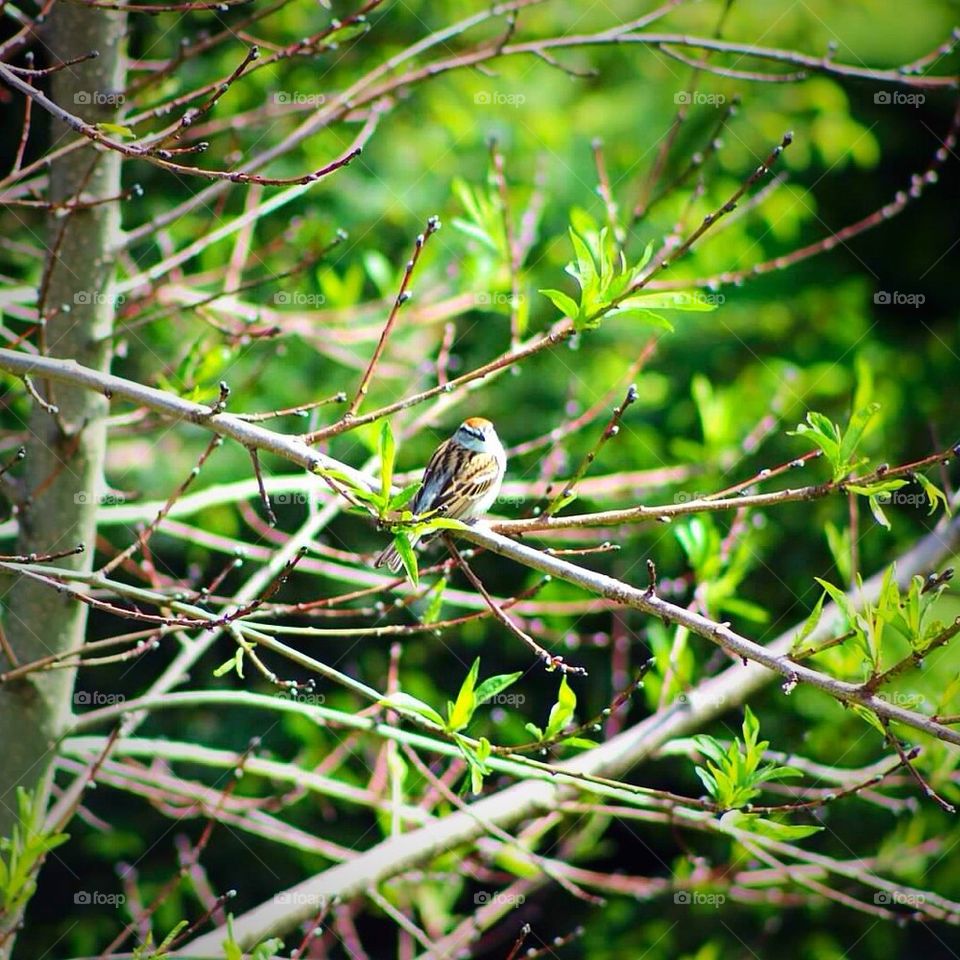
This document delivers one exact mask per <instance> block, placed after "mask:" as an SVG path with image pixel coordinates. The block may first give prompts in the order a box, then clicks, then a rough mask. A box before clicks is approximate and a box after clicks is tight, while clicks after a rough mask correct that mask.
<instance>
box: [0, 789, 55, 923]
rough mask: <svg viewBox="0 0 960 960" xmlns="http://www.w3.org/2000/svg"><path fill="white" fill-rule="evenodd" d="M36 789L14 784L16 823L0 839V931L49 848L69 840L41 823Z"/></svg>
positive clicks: (28, 893) (17, 909)
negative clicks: (11, 831)
mask: <svg viewBox="0 0 960 960" xmlns="http://www.w3.org/2000/svg"><path fill="white" fill-rule="evenodd" d="M39 797H40V788H39V787H38V788H37V790H35V791H33V792H30V791H27V790H25V789H24V788H23V787H21V786H18V787H17V823H16V824H15V825H14V828H13V833H12V835H11V836H9V837H3V838H0V932H6V931H7V930H8V929H10V927H8V924H15V923H16V922H17V921H18V920H19V919H20V914H21V911H22V910H23V908H24V907H25V906H26V904H27V903H28V902H29V900H30V898H31V897H32V896H33V894H34V891H35V890H36V888H37V871H38V870H39V869H40V865H41V864H42V863H43V861H44V859H45V858H46V856H47V854H48V853H50V851H51V850H56V849H57V847H59V846H61V845H62V844H64V843H66V842H67V840H69V839H70V836H69V834H66V833H51V832H50V831H48V830H47V829H46V827H45V826H44V812H45V811H44V807H43V804H42V803H41V801H40V799H39Z"/></svg>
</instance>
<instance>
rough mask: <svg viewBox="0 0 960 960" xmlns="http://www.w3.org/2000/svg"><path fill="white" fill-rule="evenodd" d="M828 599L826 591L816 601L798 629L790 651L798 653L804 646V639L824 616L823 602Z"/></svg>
mask: <svg viewBox="0 0 960 960" xmlns="http://www.w3.org/2000/svg"><path fill="white" fill-rule="evenodd" d="M826 599H827V595H826V593H821V594H820V599H819V600H818V601H817V602H816V605H815V606H814V608H813V609H812V610H811V611H810V616H808V617H807V619H806V620H805V621H804V624H803V626H802V627H801V628H800V630H799V631H798V633H797V635H796V637H794V639H793V644H792V645H791V647H790V652H791V653H793V654H796V653H797V652H799V650H800V648H801V647H802V646H803V641H804V640H806V639H807V637H809V636H810V634H811V633H813V631H814V630H816V629H817V625H818V624H819V623H820V618H821V617H822V616H823V602H824V600H826Z"/></svg>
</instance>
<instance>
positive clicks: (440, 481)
mask: <svg viewBox="0 0 960 960" xmlns="http://www.w3.org/2000/svg"><path fill="white" fill-rule="evenodd" d="M451 444H452V441H451V440H446V441H445V442H444V443H442V444H441V445H440V446H439V447H438V448H437V451H436V453H434V455H433V456H432V457H431V458H430V462H429V463H428V464H427V468H426V470H424V472H423V486H422V487H421V488H420V490H419V492H418V493H417V495H416V497H415V498H414V502H413V506H412V510H413V512H414V513H418V514H419V513H426V512H427V511H429V510H436V511H438V513H439V514H440V515H441V516H444V517H450V518H453V519H456V518H457V517H461V516H463V515H464V514H466V513H468V512H469V510H470V507H471V506H472V505H473V504H474V503H476V502H477V501H478V500H480V499H481V498H482V497H483V495H484V494H485V493H486V492H487V491H488V490H489V489H490V487H491V486H492V485H493V484H495V483H496V482H497V478H498V476H499V475H500V464H499V463H498V462H497V458H496V457H495V456H493V455H492V454H488V453H476V452H474V451H472V450H466V449H464V448H463V447H461V446H460V445H459V444H456V445H453V446H450V445H451ZM448 447H449V449H448Z"/></svg>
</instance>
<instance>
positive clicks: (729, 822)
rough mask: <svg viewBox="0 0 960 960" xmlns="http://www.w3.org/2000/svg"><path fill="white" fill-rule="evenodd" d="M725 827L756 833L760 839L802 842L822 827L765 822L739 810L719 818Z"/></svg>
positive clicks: (772, 821)
mask: <svg viewBox="0 0 960 960" xmlns="http://www.w3.org/2000/svg"><path fill="white" fill-rule="evenodd" d="M720 823H721V824H723V826H725V827H734V828H736V829H738V830H746V831H749V832H750V833H756V834H758V835H759V836H761V837H770V838H771V839H773V840H802V839H803V838H804V837H810V836H813V834H815V833H818V832H819V831H821V830H823V829H824V828H823V827H818V826H814V825H801V824H796V825H795V824H791V823H779V822H778V821H776V820H766V819H764V818H763V817H761V816H759V815H758V814H755V813H744V812H742V811H740V810H729V811H727V813H725V814H724V815H723V816H722V817H721V818H720Z"/></svg>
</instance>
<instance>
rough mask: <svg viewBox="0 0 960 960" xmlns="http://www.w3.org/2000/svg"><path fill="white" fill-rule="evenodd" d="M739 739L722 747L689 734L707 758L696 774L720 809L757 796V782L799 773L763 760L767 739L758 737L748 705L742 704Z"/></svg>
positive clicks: (757, 725)
mask: <svg viewBox="0 0 960 960" xmlns="http://www.w3.org/2000/svg"><path fill="white" fill-rule="evenodd" d="M742 731H743V739H742V740H734V741H733V742H732V743H731V744H730V745H729V746H727V747H724V746H723V745H722V744H721V743H720V742H719V741H718V740H716V739H715V738H714V737H711V736H707V735H706V734H700V735H699V736H696V737H694V738H693V742H694V744H695V745H696V747H697V749H698V750H699V751H700V752H701V753H702V754H703V755H704V756H705V757H706V758H707V764H706V766H705V767H700V766H698V767H696V773H697V776H698V777H699V778H700V780H701V781H702V783H703V785H704V786H705V787H706V788H707V793H708V794H709V795H710V798H711V799H712V800H713V801H714V803H716V804H717V806H718V807H720V809H721V810H736V809H738V808H740V807H744V806H747V805H748V804H749V803H750V801H751V800H753V799H754V797H757V796H759V794H760V792H761V785H762V784H764V783H769V782H770V781H772V780H784V779H786V778H787V777H799V776H801V773H800V771H799V770H797V769H796V768H794V767H788V766H784V765H781V764H775V763H764V761H763V753H764V751H765V750H766V749H767V747H769V746H770V742H769V741H768V740H758V737H759V734H760V723H759V721H758V720H757V718H756V716H755V715H754V713H753V711H752V710H751V709H750V708H749V707H745V708H744V717H743V727H742Z"/></svg>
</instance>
